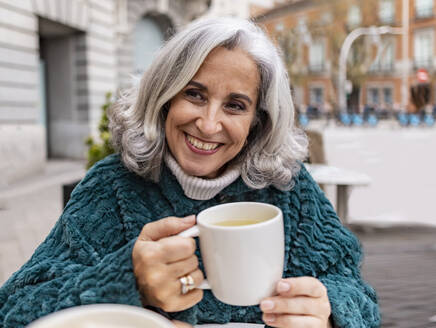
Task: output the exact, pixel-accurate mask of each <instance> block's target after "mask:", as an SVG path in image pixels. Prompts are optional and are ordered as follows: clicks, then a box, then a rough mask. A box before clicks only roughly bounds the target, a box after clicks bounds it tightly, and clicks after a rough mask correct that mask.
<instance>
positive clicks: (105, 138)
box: [85, 92, 115, 169]
mask: <svg viewBox="0 0 436 328" xmlns="http://www.w3.org/2000/svg"><path fill="white" fill-rule="evenodd" d="M111 105H112V93H110V92H108V93H106V101H105V103H104V104H103V106H102V107H101V109H102V115H101V119H100V123H99V125H98V131H99V133H100V134H99V139H100V140H96V139H94V138H93V137H92V136H89V137H88V138H87V139H86V141H85V143H86V145H87V146H88V156H87V164H86V168H87V169H89V168H90V167H91V166H93V165H94V164H95V163H97V162H98V161H99V160H101V159H103V158H105V157H106V156H108V155H110V154H113V153H114V152H115V151H114V148H113V147H112V144H111V135H110V131H109V119H108V116H107V110H108V108H109V107H110V106H111Z"/></svg>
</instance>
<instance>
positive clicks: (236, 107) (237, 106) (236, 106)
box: [226, 101, 245, 112]
mask: <svg viewBox="0 0 436 328" xmlns="http://www.w3.org/2000/svg"><path fill="white" fill-rule="evenodd" d="M226 108H229V109H230V110H232V111H235V112H238V111H244V110H245V105H244V104H243V103H240V102H237V101H231V102H229V103H227V104H226Z"/></svg>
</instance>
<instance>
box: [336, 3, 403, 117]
mask: <svg viewBox="0 0 436 328" xmlns="http://www.w3.org/2000/svg"><path fill="white" fill-rule="evenodd" d="M406 1H407V0H406ZM386 33H390V34H402V33H403V28H393V27H390V26H379V27H375V26H371V27H359V28H356V29H355V30H353V31H351V33H350V34H348V35H347V37H346V38H345V40H344V43H343V44H342V47H341V52H340V55H339V76H338V102H339V110H340V111H345V110H346V101H347V99H346V96H345V80H346V78H347V58H348V53H349V51H350V49H351V45H352V44H353V42H354V41H355V40H356V39H357V38H358V37H359V36H361V35H379V34H386Z"/></svg>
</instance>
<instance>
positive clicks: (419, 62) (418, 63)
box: [413, 58, 434, 69]
mask: <svg viewBox="0 0 436 328" xmlns="http://www.w3.org/2000/svg"><path fill="white" fill-rule="evenodd" d="M433 66H434V65H433V60H432V59H431V58H415V59H414V61H413V68H414V69H419V68H427V69H432V68H433Z"/></svg>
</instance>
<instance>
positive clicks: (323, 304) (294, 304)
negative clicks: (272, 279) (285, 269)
mask: <svg viewBox="0 0 436 328" xmlns="http://www.w3.org/2000/svg"><path fill="white" fill-rule="evenodd" d="M276 291H277V294H278V295H277V296H272V297H268V298H266V299H264V300H263V301H262V302H261V303H260V309H261V310H262V311H263V313H264V314H263V317H262V319H263V321H264V322H265V323H266V324H267V325H269V326H272V327H280V328H282V327H292V328H298V327H311V328H328V327H331V325H330V322H329V317H330V313H331V309H330V302H329V299H328V296H327V289H326V288H325V286H324V285H323V284H322V283H321V282H320V281H319V280H318V279H316V278H313V277H299V278H287V279H282V280H280V281H279V282H278V284H277V287H276Z"/></svg>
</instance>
